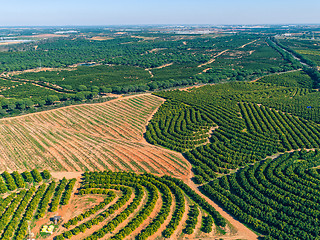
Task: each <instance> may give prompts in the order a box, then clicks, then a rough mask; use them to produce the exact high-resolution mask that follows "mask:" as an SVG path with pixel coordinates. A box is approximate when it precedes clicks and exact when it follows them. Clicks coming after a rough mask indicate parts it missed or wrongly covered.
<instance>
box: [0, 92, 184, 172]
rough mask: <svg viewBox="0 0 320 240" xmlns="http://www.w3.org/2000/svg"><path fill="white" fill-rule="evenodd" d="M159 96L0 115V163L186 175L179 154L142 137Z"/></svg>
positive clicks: (6, 166)
mask: <svg viewBox="0 0 320 240" xmlns="http://www.w3.org/2000/svg"><path fill="white" fill-rule="evenodd" d="M162 102H163V99H161V98H159V97H155V96H152V95H150V94H143V95H138V96H131V97H125V98H120V99H117V100H113V101H110V102H107V103H102V104H91V105H87V104H86V105H80V106H70V107H65V108H60V109H56V110H51V111H47V112H41V113H35V114H30V115H27V116H20V117H14V118H7V119H2V120H0V139H1V140H0V142H1V143H0V152H1V156H0V162H1V165H0V169H1V170H9V171H10V170H17V169H18V170H24V169H32V168H41V169H50V170H54V171H86V170H113V171H120V170H128V171H135V172H145V171H146V172H151V173H156V174H157V173H159V174H161V173H165V174H170V175H172V174H173V175H176V176H181V175H187V174H188V172H189V171H190V170H188V167H187V166H188V165H187V163H186V161H185V160H183V157H182V156H181V155H179V154H177V153H175V152H173V151H169V150H166V149H163V148H160V147H157V146H152V145H150V144H148V143H146V142H145V141H144V139H143V132H144V131H145V125H146V123H147V121H148V119H149V118H150V117H151V116H152V113H153V112H155V110H156V109H157V108H158V107H159V106H160V105H161V103H162Z"/></svg>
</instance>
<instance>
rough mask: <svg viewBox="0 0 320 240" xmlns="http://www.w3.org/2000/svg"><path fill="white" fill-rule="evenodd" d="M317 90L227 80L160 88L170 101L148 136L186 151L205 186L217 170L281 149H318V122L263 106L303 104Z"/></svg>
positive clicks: (233, 167) (198, 179) (196, 175)
mask: <svg viewBox="0 0 320 240" xmlns="http://www.w3.org/2000/svg"><path fill="white" fill-rule="evenodd" d="M309 79H310V78H309ZM317 93H318V92H314V91H313V90H310V89H306V88H291V87H280V86H277V85H271V84H268V83H267V84H266V83H226V84H221V85H215V86H205V87H201V88H195V89H192V90H191V91H177V90H175V91H166V92H158V93H155V95H157V96H160V97H164V98H166V99H167V101H166V102H165V103H164V104H163V105H162V106H161V107H160V108H159V110H158V112H157V113H156V114H155V115H154V117H153V119H152V120H151V121H150V123H149V125H148V126H147V132H146V133H145V138H146V140H147V141H148V142H149V143H152V144H159V145H162V146H165V147H168V148H171V149H173V150H176V151H181V152H184V156H185V157H186V158H187V159H188V160H189V161H190V162H191V163H192V165H193V172H194V173H195V177H194V181H195V182H196V183H197V184H203V183H205V182H207V181H209V180H210V179H212V178H215V177H216V176H217V173H222V174H224V173H228V172H229V170H230V169H236V168H238V167H239V166H245V165H247V164H248V163H253V162H255V161H257V160H260V159H263V158H265V157H267V156H269V155H272V154H275V153H277V152H279V151H280V152H282V151H285V150H292V149H299V148H309V149H311V148H318V147H319V146H320V141H319V135H320V131H319V127H318V126H317V124H315V123H314V122H312V121H307V120H306V119H303V118H299V117H295V116H293V115H291V114H289V113H283V112H279V111H277V110H275V109H270V108H269V107H264V106H261V103H262V104H263V105H266V106H275V104H280V103H281V102H283V103H284V102H287V101H295V99H297V100H296V101H297V103H298V102H299V99H301V98H306V96H309V98H311V96H312V95H313V94H317ZM316 96H318V95H316ZM316 96H314V101H315V102H316ZM300 103H301V102H300ZM273 104H274V105H273ZM317 104H318V105H319V103H317ZM319 107H320V106H319ZM288 109H289V108H288ZM300 115H301V114H300ZM209 129H211V131H209Z"/></svg>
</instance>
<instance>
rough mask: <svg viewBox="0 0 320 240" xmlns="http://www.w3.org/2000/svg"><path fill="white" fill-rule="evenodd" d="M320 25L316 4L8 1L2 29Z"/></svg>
mask: <svg viewBox="0 0 320 240" xmlns="http://www.w3.org/2000/svg"><path fill="white" fill-rule="evenodd" d="M268 23H269V24H277V23H280V24H288V23H292V24H293V23H320V1H319V0H304V1H303V0H299V1H298V0H263V1H262V0H193V1H192V0H161V1H156V0H112V1H110V0H87V1H84V0H52V1H50V0H49V1H46V0H6V1H4V0H3V1H1V13H0V26H22V25H33V26H34V25H40V26H48V25H115V24H116V25H118V24H120V25H127V24H268Z"/></svg>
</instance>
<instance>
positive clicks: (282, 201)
mask: <svg viewBox="0 0 320 240" xmlns="http://www.w3.org/2000/svg"><path fill="white" fill-rule="evenodd" d="M319 164H320V154H319V151H318V150H317V151H309V152H307V151H301V152H294V153H285V154H283V155H281V156H280V157H278V158H276V159H275V160H273V159H271V158H269V159H267V160H266V161H261V162H260V163H256V164H254V165H250V166H247V167H245V168H243V169H241V170H239V171H238V172H236V173H234V174H231V175H228V176H227V177H225V178H224V180H221V179H217V180H213V181H212V182H210V183H209V184H207V185H204V186H203V187H202V191H203V192H204V193H205V194H206V195H207V196H208V197H210V198H211V199H213V200H215V201H217V202H219V203H220V204H221V205H222V206H223V207H224V208H225V209H226V210H227V211H229V212H230V213H232V214H233V215H234V216H235V217H237V218H238V219H239V220H240V221H242V222H244V223H246V224H248V225H249V226H251V227H252V228H254V229H255V230H257V231H259V232H261V233H263V234H265V235H267V239H317V236H318V235H319V231H320V229H319V226H318V224H317V220H316V219H318V218H319V216H320V215H319V213H320V212H319V210H320V209H319V204H318V202H319V199H320V198H319V197H320V195H319V193H320V192H319V185H318V184H319V183H320V182H319V181H320V177H319V176H320V175H319V171H318V170H316V169H314V168H313V167H316V166H318V165H319Z"/></svg>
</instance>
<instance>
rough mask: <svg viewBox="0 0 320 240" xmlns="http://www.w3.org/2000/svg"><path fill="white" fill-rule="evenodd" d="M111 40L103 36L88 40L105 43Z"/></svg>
mask: <svg viewBox="0 0 320 240" xmlns="http://www.w3.org/2000/svg"><path fill="white" fill-rule="evenodd" d="M111 39H113V38H112V37H103V36H96V37H92V38H89V40H95V41H105V40H111Z"/></svg>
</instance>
